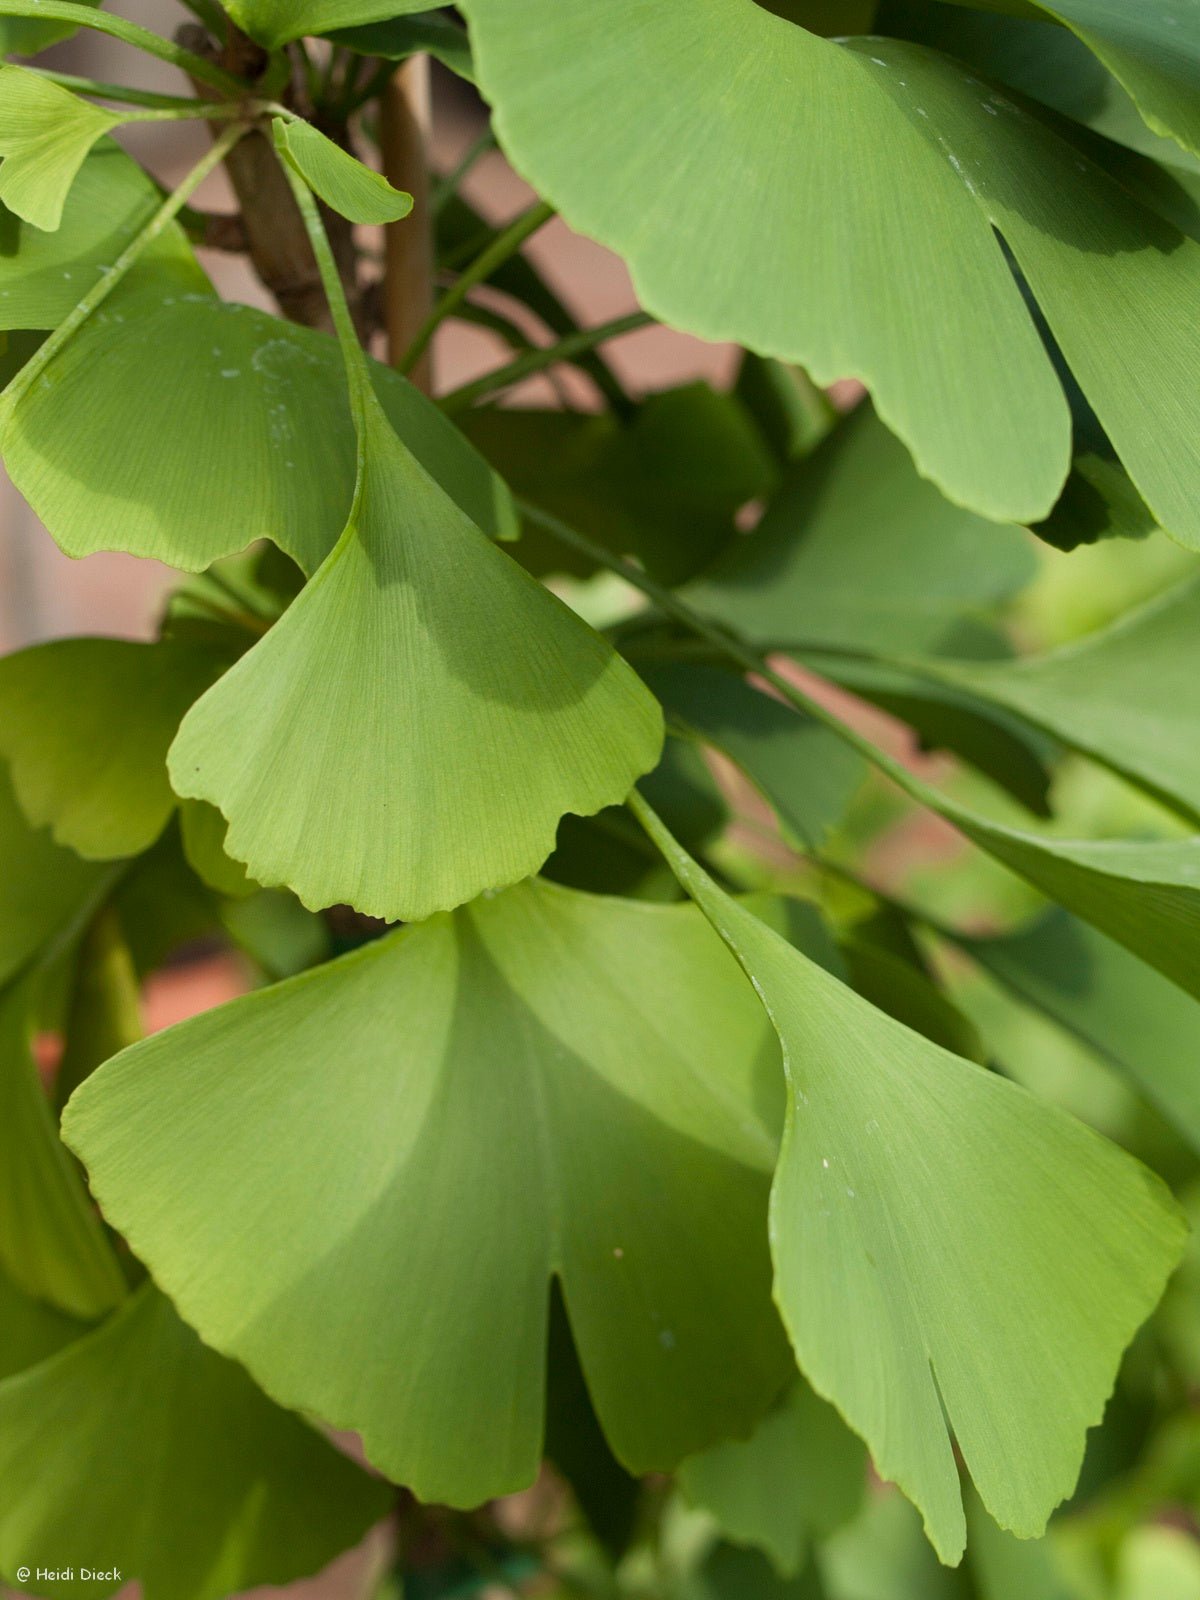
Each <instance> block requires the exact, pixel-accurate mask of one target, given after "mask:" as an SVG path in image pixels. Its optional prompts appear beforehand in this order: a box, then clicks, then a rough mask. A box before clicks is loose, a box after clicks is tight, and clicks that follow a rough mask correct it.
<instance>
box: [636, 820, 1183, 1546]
mask: <svg viewBox="0 0 1200 1600" xmlns="http://www.w3.org/2000/svg"><path fill="white" fill-rule="evenodd" d="M639 811H640V814H641V815H642V817H643V819H644V821H645V823H646V826H647V828H648V829H649V831H650V832H651V834H652V836H653V837H654V838H655V840H656V842H657V843H658V844H659V846H660V848H661V849H662V850H663V851H664V853H665V854H666V855H667V858H668V860H669V861H670V862H671V865H672V866H673V867H674V869H675V871H676V872H677V874H678V876H679V878H680V880H681V882H682V883H683V884H684V885H685V887H686V888H687V889H688V891H689V893H690V894H692V895H693V896H694V898H695V899H696V900H697V902H698V903H699V904H700V905H701V907H702V908H703V909H704V911H705V913H706V915H707V916H708V917H709V918H710V920H711V921H712V923H713V925H714V927H716V928H717V930H718V931H719V932H720V933H721V935H722V937H723V938H724V939H725V941H726V943H727V944H728V945H729V947H730V949H731V950H732V951H733V952H734V954H735V955H736V956H737V957H738V960H739V961H740V962H741V964H742V966H743V968H744V969H745V971H746V973H747V975H748V976H749V977H750V978H751V980H752V982H753V983H754V985H755V988H756V989H757V991H758V993H759V994H760V995H761V997H762V999H763V1002H764V1004H765V1005H766V1007H767V1009H768V1011H769V1013H770V1015H771V1018H772V1021H773V1022H774V1024H775V1027H776V1029H777V1031H778V1033H779V1036H780V1038H781V1040H782V1042H783V1047H784V1058H785V1065H786V1068H787V1072H788V1075H789V1082H790V1088H791V1098H790V1101H789V1110H788V1121H787V1127H786V1131H785V1135H784V1146H783V1151H782V1154H781V1157H780V1164H779V1167H778V1170H777V1174H776V1180H775V1186H774V1190H773V1192H772V1202H771V1238H772V1251H773V1255H774V1260H775V1271H776V1294H777V1297H778V1300H779V1304H780V1307H781V1309H782V1311H783V1315H784V1320H785V1322H786V1324H787V1326H788V1330H789V1332H790V1334H791V1336H792V1341H793V1343H794V1345H795V1347H796V1352H797V1355H798V1357H799V1361H800V1366H801V1369H802V1371H803V1372H804V1373H805V1374H806V1376H807V1377H808V1378H809V1379H810V1381H811V1382H812V1384H813V1386H814V1388H816V1389H817V1391H818V1392H819V1393H821V1394H824V1395H825V1396H826V1397H827V1398H829V1399H831V1400H832V1401H833V1402H834V1403H835V1404H836V1405H837V1407H838V1409H839V1410H840V1411H841V1412H842V1414H843V1415H844V1416H845V1417H846V1419H847V1420H848V1421H849V1422H850V1423H851V1425H852V1426H853V1427H854V1428H855V1429H856V1431H858V1432H859V1433H861V1434H862V1435H863V1437H864V1438H865V1439H866V1440H867V1442H868V1444H869V1445H870V1447H871V1450H872V1453H873V1456H874V1458H875V1461H876V1463H877V1465H878V1467H879V1470H880V1471H881V1473H882V1474H883V1475H884V1476H885V1477H889V1478H893V1479H895V1481H896V1482H898V1483H899V1484H900V1486H901V1487H902V1488H903V1489H904V1491H905V1493H906V1494H908V1495H909V1496H910V1497H911V1498H912V1499H913V1500H914V1501H915V1503H916V1504H917V1505H918V1506H919V1508H920V1510H921V1512H922V1515H923V1516H924V1518H925V1523H926V1526H927V1528H928V1530H929V1534H930V1537H931V1539H932V1540H933V1542H934V1544H935V1546H936V1547H937V1549H938V1550H939V1552H940V1554H941V1555H942V1557H943V1559H948V1560H950V1561H955V1560H957V1559H958V1557H959V1556H960V1555H961V1553H962V1549H963V1545H964V1542H965V1524H964V1518H963V1510H962V1504H961V1498H960V1489H959V1480H958V1470H957V1467H956V1464H955V1458H954V1449H953V1447H952V1442H951V1436H952V1435H953V1440H954V1441H955V1442H956V1443H957V1446H958V1448H959V1449H960V1450H961V1452H962V1455H963V1458H964V1459H965V1461H966V1464H967V1467H968V1469H969V1471H970V1473H971V1476H972V1477H973V1479H974V1480H975V1483H976V1485H977V1486H978V1488H979V1491H980V1493H981V1495H982V1497H983V1500H984V1502H985V1504H986V1505H987V1507H988V1509H989V1511H991V1513H992V1515H993V1516H994V1517H995V1518H996V1519H997V1520H998V1521H999V1522H1000V1523H1001V1524H1002V1525H1004V1526H1006V1527H1009V1528H1011V1529H1013V1530H1014V1531H1016V1532H1017V1533H1019V1534H1021V1535H1022V1536H1024V1537H1030V1536H1032V1535H1034V1534H1036V1533H1038V1532H1040V1531H1041V1529H1042V1527H1043V1526H1044V1524H1045V1521H1046V1518H1047V1517H1048V1516H1049V1514H1050V1512H1051V1511H1052V1510H1053V1509H1054V1507H1055V1505H1056V1504H1057V1503H1058V1501H1059V1500H1061V1499H1062V1498H1063V1497H1064V1496H1066V1495H1067V1494H1068V1493H1069V1492H1070V1490H1071V1489H1072V1487H1073V1485H1074V1482H1075V1479H1076V1477H1077V1475H1078V1472H1079V1467H1080V1464H1081V1462H1082V1459H1083V1447H1084V1438H1085V1434H1086V1431H1087V1429H1088V1428H1089V1427H1090V1426H1091V1425H1093V1424H1094V1423H1096V1422H1098V1421H1099V1420H1100V1417H1101V1414H1102V1412H1103V1409H1104V1404H1105V1401H1106V1400H1107V1398H1108V1395H1109V1392H1110V1390H1111V1387H1112V1383H1113V1379H1114V1377H1115V1374H1116V1369H1117V1364H1118V1361H1119V1359H1120V1356H1121V1353H1122V1351H1123V1350H1124V1347H1125V1345H1126V1344H1127V1343H1128V1342H1129V1340H1130V1339H1131V1338H1132V1336H1133V1334H1134V1332H1135V1330H1136V1329H1137V1327H1138V1326H1139V1325H1140V1323H1141V1322H1142V1321H1144V1319H1145V1318H1146V1317H1147V1316H1148V1315H1149V1313H1150V1311H1151V1310H1152V1309H1153V1307H1154V1304H1155V1302H1156V1301H1157V1299H1158V1297H1159V1296H1160V1294H1161V1293H1162V1290H1163V1287H1164V1285H1165V1283H1166V1279H1167V1277H1168V1275H1169V1273H1170V1272H1171V1270H1172V1269H1173V1267H1174V1266H1175V1265H1176V1263H1177V1262H1178V1259H1179V1256H1180V1254H1181V1251H1182V1247H1183V1240H1184V1228H1183V1223H1182V1219H1181V1217H1180V1215H1179V1213H1178V1211H1177V1210H1176V1208H1175V1206H1174V1203H1173V1201H1172V1200H1171V1198H1170V1195H1169V1194H1168V1192H1167V1190H1166V1189H1165V1188H1164V1187H1163V1186H1162V1185H1161V1184H1160V1183H1159V1181H1158V1180H1157V1179H1156V1178H1155V1177H1153V1176H1152V1174H1150V1173H1149V1172H1148V1171H1146V1170H1145V1169H1144V1168H1142V1167H1140V1166H1139V1165H1138V1164H1137V1163H1136V1162H1134V1161H1132V1160H1131V1159H1130V1158H1129V1157H1128V1156H1126V1155H1125V1154H1123V1153H1122V1152H1121V1151H1119V1150H1117V1149H1116V1148H1115V1147H1113V1146H1110V1145H1108V1144H1106V1143H1105V1141H1103V1140H1102V1139H1100V1138H1098V1137H1097V1136H1096V1135H1095V1134H1093V1133H1092V1132H1090V1131H1089V1130H1087V1129H1085V1128H1084V1127H1082V1126H1081V1125H1080V1124H1078V1123H1076V1122H1074V1121H1073V1120H1072V1119H1071V1118H1069V1117H1067V1116H1066V1115H1065V1114H1063V1113H1061V1112H1059V1111H1058V1110H1057V1109H1055V1108H1053V1107H1050V1106H1045V1105H1041V1104H1039V1103H1038V1102H1037V1101H1035V1100H1034V1099H1033V1098H1032V1097H1031V1096H1029V1095H1028V1094H1026V1093H1025V1092H1024V1091H1023V1090H1021V1089H1019V1088H1018V1087H1017V1086H1016V1085H1014V1084H1012V1083H1010V1082H1008V1081H1006V1080H1004V1079H1001V1078H999V1077H996V1076H993V1075H992V1074H990V1073H988V1072H985V1071H983V1070H981V1069H980V1068H978V1067H975V1066H971V1065H969V1064H968V1063H966V1062H964V1061H963V1060H961V1059H960V1058H959V1057H957V1056H954V1055H951V1054H950V1053H949V1052H948V1051H946V1050H943V1049H941V1048H940V1047H938V1046H936V1045H934V1044H931V1043H930V1042H929V1041H928V1040H926V1039H923V1038H921V1037H920V1036H919V1035H917V1034H914V1033H912V1032H910V1031H909V1030H908V1029H907V1028H905V1027H904V1026H902V1025H901V1024H899V1023H897V1022H895V1021H893V1020H892V1019H891V1018H889V1017H885V1016H884V1015H883V1014H882V1013H881V1012H878V1011H876V1010H875V1009H874V1008H873V1007H872V1006H870V1005H869V1004H868V1003H867V1002H866V1001H864V1000H862V999H861V998H860V997H859V996H857V995H855V994H854V993H853V991H851V990H849V989H847V988H845V987H844V986H843V985H842V984H841V983H839V982H838V980H837V979H836V978H834V977H832V976H831V975H830V974H829V973H827V972H825V971H824V970H822V969H821V968H820V967H818V966H816V965H815V964H813V963H812V962H810V961H808V960H807V959H806V958H805V957H804V956H803V955H802V954H801V953H800V952H798V951H797V950H795V949H794V948H793V947H791V946H789V945H787V944H785V943H784V942H783V941H782V940H781V939H780V938H779V937H778V936H777V935H776V934H774V933H773V932H772V931H771V930H770V929H768V928H767V927H766V926H765V925H764V924H763V923H761V922H759V921H758V920H757V919H756V918H755V917H754V916H753V915H752V914H751V913H750V912H749V911H747V910H746V909H745V908H744V907H741V906H738V905H737V904H735V903H734V902H733V901H731V900H730V899H729V898H728V897H727V896H726V895H724V894H723V893H722V891H721V890H720V889H718V888H717V886H716V885H715V884H714V883H713V882H712V880H711V879H709V878H708V877H707V875H706V874H705V873H704V872H703V871H702V870H701V869H700V868H699V867H697V866H696V864H695V863H694V862H693V861H692V860H691V859H690V858H689V857H688V856H686V855H685V854H684V853H683V852H682V851H681V850H680V849H679V847H678V846H677V845H676V844H675V842H674V840H673V839H671V837H670V835H669V834H667V833H666V832H665V830H664V829H663V828H662V825H661V824H660V823H659V822H658V820H657V818H655V817H654V815H653V813H652V812H649V811H648V810H647V808H645V806H644V805H641V804H640V803H639ZM830 1262H836V1263H837V1271H836V1272H830V1270H829V1263H830Z"/></svg>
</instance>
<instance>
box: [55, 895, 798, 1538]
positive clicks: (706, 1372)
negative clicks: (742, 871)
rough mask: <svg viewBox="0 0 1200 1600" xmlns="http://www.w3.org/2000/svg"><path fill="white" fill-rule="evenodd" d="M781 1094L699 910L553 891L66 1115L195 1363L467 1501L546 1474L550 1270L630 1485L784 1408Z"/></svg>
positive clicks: (337, 982)
mask: <svg viewBox="0 0 1200 1600" xmlns="http://www.w3.org/2000/svg"><path fill="white" fill-rule="evenodd" d="M331 1061H336V1062H337V1063H338V1066H337V1070H336V1071H333V1072H331V1071H330V1062H331ZM777 1075H778V1053H777V1050H776V1047H775V1042H774V1039H773V1038H772V1037H770V1034H769V1029H767V1028H766V1027H765V1019H764V1018H763V1016H762V1014H761V1009H760V1008H758V1007H757V1005H756V1002H755V1001H754V997H753V995H752V993H751V992H750V990H749V988H748V987H747V986H746V985H745V984H744V982H743V980H742V978H741V975H740V973H739V972H738V971H737V969H736V967H735V966H734V964H733V963H732V961H731V960H730V959H729V957H728V954H727V952H726V951H725V950H724V949H723V948H722V947H721V944H720V942H719V940H717V939H716V938H715V937H714V936H713V935H712V933H711V930H710V929H709V928H708V927H707V926H706V925H705V923H704V921H703V919H702V918H701V917H700V916H699V915H698V913H697V912H696V911H695V909H694V908H693V907H691V906H686V905H674V906H654V905H650V904H647V903H643V902H636V901H623V900H618V899H615V898H612V897H593V896H590V895H584V894H580V893H578V892H575V891H572V890H567V889H563V888H559V887H557V886H556V885H553V884H549V883H545V882H542V881H537V880H535V881H532V882H530V883H528V884H522V885H520V886H519V887H517V888H515V889H513V890H510V891H508V892H507V893H505V894H501V895H498V896H496V897H494V898H483V899H481V900H478V901H476V902H475V903H474V904H473V905H471V906H469V907H466V908H464V909H463V910H460V911H459V912H457V913H455V914H454V915H453V916H442V917H438V918H436V919H434V920H432V921H430V922H427V923H425V924H424V925H423V926H421V927H417V928H409V929H404V930H401V931H399V932H397V933H394V934H391V935H389V936H388V937H387V938H385V939H383V940H380V941H378V942H376V943H374V944H371V945H368V946H366V947H365V948H363V949H361V950H359V951H357V952H355V953H354V954H352V955H350V956H345V957H342V958H341V959H340V960H338V961H335V962H333V963H332V964H330V965H326V966H323V967H320V968H317V969H316V970H314V971H312V972H309V973H305V974H303V975H302V976H300V977H298V978H293V979H291V980H289V981H288V982H286V983H283V984H280V985H279V986H278V987H276V988H273V989H267V990H263V991H260V992H259V993H257V994H253V995H250V996H248V997H246V998H244V999H242V1000H237V1001H234V1002H233V1003H232V1004H231V1005H229V1006H226V1007H224V1008H222V1009H221V1010H219V1011H214V1012H209V1013H208V1014H206V1015H205V1016H202V1017H197V1018H195V1019H193V1020H191V1021H189V1022H186V1023H183V1024H181V1025H180V1026H179V1027H177V1028H174V1029H171V1030H169V1031H168V1032H166V1033H163V1034H159V1035H157V1036H156V1037H155V1038H152V1039H150V1040H148V1041H146V1042H145V1043H144V1044H141V1045H138V1046H135V1047H134V1048H133V1049H132V1050H129V1051H126V1052H125V1053H124V1054H122V1055H120V1056H118V1057H116V1058H115V1060H113V1061H111V1062H109V1063H108V1064H107V1065H105V1066H104V1067H102V1068H101V1069H100V1070H99V1072H97V1073H95V1074H94V1075H93V1076H92V1077H91V1078H90V1079H89V1080H88V1081H87V1083H85V1084H84V1085H83V1087H82V1088H81V1089H80V1090H79V1091H78V1092H77V1093H76V1095H75V1097H74V1098H73V1099H72V1101H71V1103H70V1105H69V1106H68V1108H67V1113H66V1118H65V1124H64V1126H65V1128H66V1133H67V1138H68V1139H69V1141H70V1143H71V1146H72V1148H73V1149H75V1150H77V1151H78V1152H80V1153H81V1154H82V1156H83V1158H84V1159H85V1161H86V1162H87V1164H88V1168H89V1172H90V1174H91V1177H92V1180H93V1183H94V1186H95V1189H96V1192H97V1194H98V1195H99V1197H100V1200H101V1204H102V1206H103V1208H104V1211H105V1214H106V1215H107V1216H108V1217H109V1218H110V1219H111V1220H113V1221H114V1222H117V1223H118V1225H119V1226H120V1227H121V1229H122V1231H123V1232H124V1233H125V1235H126V1236H127V1237H128V1238H129V1240H130V1242H131V1244H132V1246H133V1248H134V1249H135V1250H136V1251H137V1252H138V1254H139V1255H140V1256H142V1257H143V1259H145V1260H146V1261H147V1262H148V1263H149V1265H150V1267H151V1270H152V1271H153V1272H154V1274H155V1277H156V1279H157V1280H158V1281H159V1282H160V1283H162V1284H163V1285H164V1287H165V1288H166V1289H167V1290H168V1292H169V1293H170V1294H171V1296H172V1297H173V1299H175V1301H176V1303H177V1304H178V1305H179V1307H180V1309H181V1311H182V1313H183V1315H184V1316H185V1317H186V1318H187V1319H188V1320H189V1322H191V1323H193V1324H194V1325H195V1326H196V1327H197V1328H199V1329H200V1331H201V1333H202V1335H203V1337H204V1338H205V1340H206V1341H208V1342H209V1343H211V1344H213V1345H214V1346H215V1347H216V1348H217V1349H219V1350H223V1351H225V1352H226V1353H227V1354H230V1355H233V1356H236V1357H237V1359H238V1360H240V1361H242V1362H244V1363H245V1364H246V1366H248V1367H249V1369H250V1371H251V1372H252V1373H253V1374H254V1376H255V1377H256V1378H257V1379H258V1381H259V1382H260V1383H262V1384H263V1386H264V1387H265V1388H266V1389H267V1390H268V1391H269V1392H270V1393H271V1394H273V1395H275V1396H276V1397H277V1398H279V1399H280V1400H281V1401H283V1402H284V1403H285V1404H292V1405H296V1406H302V1407H304V1408H305V1409H306V1410H309V1411H312V1412H314V1413H315V1414H316V1415H318V1416H320V1417H323V1418H324V1419H325V1420H327V1421H329V1422H332V1423H333V1424H335V1425H337V1426H344V1427H353V1428H354V1429H356V1430H357V1431H358V1432H360V1433H361V1435H362V1437H363V1440H364V1444H365V1448H366V1451H367V1454H368V1456H369V1458H370V1459H371V1460H372V1461H373V1462H375V1464H376V1465H377V1466H379V1467H380V1468H381V1469H382V1470H383V1471H385V1472H386V1473H387V1474H388V1475H389V1476H390V1477H392V1478H394V1479H395V1480H396V1481H398V1482H401V1483H404V1484H407V1485H408V1486H409V1487H411V1488H412V1489H413V1490H414V1491H415V1492H416V1493H417V1494H418V1495H419V1496H420V1497H421V1498H422V1499H432V1500H439V1501H445V1502H448V1503H450V1504H452V1505H460V1506H462V1505H473V1504H476V1503H478V1502H480V1501H483V1500H485V1499H488V1498H490V1497H491V1496H493V1495H497V1494H502V1493H505V1492H507V1491H508V1490H514V1489H517V1488H519V1487H521V1486H523V1485H525V1484H527V1483H529V1482H531V1481H532V1479H533V1477H534V1475H535V1473H536V1471H537V1467H538V1461H539V1458H540V1454H541V1446H542V1422H543V1389H544V1363H545V1347H546V1327H547V1314H548V1297H549V1288H550V1284H549V1280H550V1278H551V1276H552V1275H557V1277H558V1278H559V1280H560V1282H561V1285H562V1290H563V1295H564V1299H565V1303H566V1307H567V1312H568V1315H569V1318H570V1322H571V1328H572V1331H573V1335H574V1339H575V1343H576V1345H577V1347H578V1350H579V1355H580V1359H581V1362H582V1366H583V1370H584V1372H585V1374H586V1376H587V1382H588V1387H589V1389H590V1392H591V1395H592V1399H593V1402H594V1404H595V1407H596V1412H597V1415H598V1416H599V1418H600V1421H601V1423H602V1425H603V1427H604V1431H605V1433H606V1435H607V1437H608V1439H609V1442H610V1443H611V1445H612V1448H613V1449H614V1451H615V1452H616V1454H617V1456H618V1457H619V1458H620V1459H621V1461H622V1462H623V1463H624V1464H625V1465H626V1466H627V1467H629V1468H630V1469H631V1470H634V1471H639V1472H640V1471H645V1470H647V1469H650V1468H670V1467H673V1466H675V1465H676V1464H677V1463H678V1461H679V1460H680V1459H681V1458H682V1457H683V1456H685V1455H687V1454H690V1453H693V1452H694V1451H696V1450H697V1449H700V1448H703V1446H704V1445H706V1444H709V1443H712V1442H713V1441H714V1440H715V1439H718V1438H724V1437H728V1436H730V1435H731V1434H733V1435H735V1434H738V1433H744V1432H746V1431H747V1430H748V1429H749V1428H750V1427H751V1426H752V1425H753V1423H754V1422H755V1421H756V1420H757V1418H758V1417H759V1416H760V1415H761V1414H762V1412H763V1411H764V1410H765V1409H766V1407H767V1406H768V1404H769V1403H770V1401H771V1400H772V1398H773V1397H774V1395H775V1394H776V1393H777V1392H778V1390H779V1389H780V1388H781V1387H782V1385H783V1383H784V1382H785V1380H786V1377H787V1372H788V1366H789V1357H788V1353H787V1350H786V1344H785V1342H784V1341H783V1340H782V1336H781V1333H780V1330H779V1328H778V1325H777V1323H776V1320H775V1317H774V1313H773V1311H772V1309H771V1306H770V1267H769V1262H768V1259H767V1240H766V1193H767V1187H768V1183H769V1174H770V1170H771V1167H772V1163H773V1160H774V1154H775V1139H776V1128H777V1122H776V1120H775V1117H776V1107H777V1098H776V1091H777V1087H778V1077H777ZM235 1178H236V1181H235Z"/></svg>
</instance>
